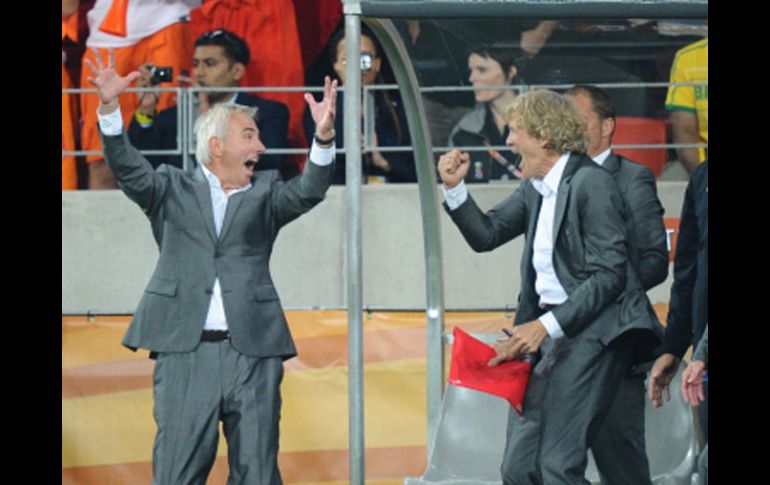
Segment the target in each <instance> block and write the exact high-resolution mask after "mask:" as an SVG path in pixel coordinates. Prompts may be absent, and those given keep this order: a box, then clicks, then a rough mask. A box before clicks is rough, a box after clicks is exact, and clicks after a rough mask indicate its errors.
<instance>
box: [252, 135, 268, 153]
mask: <svg viewBox="0 0 770 485" xmlns="http://www.w3.org/2000/svg"><path fill="white" fill-rule="evenodd" d="M255 140H256V141H255V144H256V146H255V147H254V149H255V150H257V153H258V154H260V155H262V154H263V153H264V152H265V150H267V147H266V146H265V144H264V143H262V140H260V139H259V137H255Z"/></svg>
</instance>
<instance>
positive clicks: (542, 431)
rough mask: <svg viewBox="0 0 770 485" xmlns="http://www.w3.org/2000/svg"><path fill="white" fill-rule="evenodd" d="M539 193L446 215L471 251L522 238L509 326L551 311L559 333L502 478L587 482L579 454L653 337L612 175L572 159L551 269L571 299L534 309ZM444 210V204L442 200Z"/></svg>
mask: <svg viewBox="0 0 770 485" xmlns="http://www.w3.org/2000/svg"><path fill="white" fill-rule="evenodd" d="M541 201H542V196H541V195H540V194H539V193H538V192H537V190H536V189H535V188H534V186H533V184H532V181H531V180H530V179H527V180H524V181H523V182H522V183H521V185H520V186H519V187H518V188H517V189H516V190H515V191H514V193H513V194H512V195H511V196H509V197H508V198H507V199H505V200H504V201H502V202H501V203H500V204H498V205H497V206H496V207H495V208H494V209H492V210H490V211H489V212H487V213H482V211H481V210H480V209H479V208H478V206H477V205H476V204H475V202H474V201H473V199H472V198H471V197H470V196H468V199H467V200H466V201H465V202H464V203H463V204H462V205H460V206H459V207H458V208H456V209H455V210H451V211H449V215H450V217H451V218H452V220H453V221H454V222H455V224H456V225H457V226H458V228H459V229H460V231H461V232H462V234H463V236H464V237H465V239H466V241H467V242H468V243H469V244H470V246H471V247H472V248H473V249H474V250H476V251H479V252H481V251H491V250H493V249H495V248H496V247H498V246H500V245H502V244H504V243H506V242H508V241H510V240H512V239H514V238H516V237H518V236H519V235H521V234H524V235H525V238H526V242H525V246H524V252H523V254H522V260H521V282H522V283H521V285H522V286H521V292H520V294H519V304H518V308H517V311H516V317H515V320H514V325H519V324H522V323H526V322H529V321H532V320H535V319H538V318H539V317H540V316H542V315H543V314H544V313H546V312H547V311H549V310H550V311H552V312H553V314H554V316H555V317H556V320H557V321H558V322H559V325H560V326H561V328H562V330H563V331H564V334H565V336H564V337H562V338H559V339H551V338H546V340H545V341H544V343H543V344H542V346H541V349H540V353H541V360H540V362H539V363H538V364H537V365H536V367H535V368H534V370H533V373H532V375H531V377H530V381H529V385H528V387H527V392H526V396H525V400H524V405H523V408H524V415H523V416H522V417H519V416H518V415H517V414H516V413H515V412H513V411H511V413H510V414H509V420H508V439H507V443H506V450H505V454H504V457H503V464H502V470H501V471H502V475H503V480H504V483H506V484H513V483H544V484H548V485H554V484H562V483H584V473H585V466H586V450H587V447H588V444H589V443H591V442H592V441H593V438H594V436H595V434H596V431H597V429H598V426H599V424H600V423H601V420H602V419H603V418H604V416H605V414H606V412H607V410H608V409H609V406H610V404H611V403H612V401H613V399H614V397H615V392H616V391H617V388H618V386H619V383H620V380H621V379H622V378H623V376H624V375H625V374H626V373H627V371H628V369H629V368H630V366H631V365H632V363H633V361H634V358H635V356H636V355H637V351H639V352H640V354H641V353H648V352H650V351H651V349H652V348H653V347H654V346H655V345H657V344H658V343H659V341H660V340H659V334H658V333H657V332H656V319H655V314H654V311H653V310H652V308H651V307H650V304H649V300H647V298H646V296H645V294H644V290H643V288H642V287H641V285H640V283H639V280H638V277H637V275H636V271H635V269H634V268H633V265H631V264H630V263H629V258H628V249H627V238H626V223H625V221H624V215H625V208H624V201H623V198H622V196H621V193H620V191H619V189H618V186H617V184H616V182H615V181H614V180H613V177H612V176H611V175H610V174H609V173H608V172H607V171H606V170H604V169H603V168H601V167H599V166H597V165H596V163H594V162H593V161H592V160H591V159H590V158H589V157H588V156H586V155H583V154H576V153H573V154H571V155H570V157H569V160H568V162H567V165H566V167H565V169H564V172H563V175H562V179H561V181H560V184H559V189H558V195H557V199H556V209H555V216H554V223H553V234H554V247H553V266H554V270H555V271H556V274H557V276H558V279H559V282H560V283H561V285H562V286H563V287H564V290H565V291H566V293H567V295H568V299H567V300H566V301H565V302H563V303H562V304H560V305H557V306H555V307H553V308H541V307H540V306H539V296H538V294H537V292H536V290H535V278H536V272H535V269H534V267H533V264H532V258H533V242H534V235H535V229H536V226H537V219H538V215H539V212H540V206H541ZM447 208H448V206H447Z"/></svg>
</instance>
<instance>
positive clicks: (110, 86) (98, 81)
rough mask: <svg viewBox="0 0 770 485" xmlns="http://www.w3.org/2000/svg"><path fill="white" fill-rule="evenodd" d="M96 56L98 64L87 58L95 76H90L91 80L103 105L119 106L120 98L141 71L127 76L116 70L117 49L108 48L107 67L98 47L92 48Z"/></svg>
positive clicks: (87, 62) (113, 107)
mask: <svg viewBox="0 0 770 485" xmlns="http://www.w3.org/2000/svg"><path fill="white" fill-rule="evenodd" d="M91 50H92V51H93V53H94V57H95V58H96V66H94V64H93V63H92V62H91V61H89V60H88V59H86V66H87V67H88V69H90V70H91V73H92V74H93V77H90V76H89V77H88V82H90V83H91V84H92V85H93V86H94V87H96V89H97V90H98V94H99V102H100V103H101V104H102V106H103V107H108V106H109V107H111V108H112V110H110V111H114V109H116V108H117V106H118V98H119V97H120V95H121V94H123V92H124V91H125V90H126V89H127V88H128V87H129V85H130V84H131V83H133V82H134V81H135V80H136V79H137V78H138V77H139V76H141V73H140V72H139V71H133V72H131V73H129V74H128V75H126V76H121V75H120V74H118V73H117V71H115V50H114V49H107V55H108V64H107V66H106V67H105V65H104V61H103V60H102V57H101V56H100V55H99V51H98V50H97V49H94V48H91Z"/></svg>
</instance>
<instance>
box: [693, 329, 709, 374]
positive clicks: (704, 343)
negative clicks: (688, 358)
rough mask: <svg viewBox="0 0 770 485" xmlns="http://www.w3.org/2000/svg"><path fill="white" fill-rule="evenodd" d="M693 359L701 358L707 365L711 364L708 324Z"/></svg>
mask: <svg viewBox="0 0 770 485" xmlns="http://www.w3.org/2000/svg"><path fill="white" fill-rule="evenodd" d="M692 360H700V361H703V362H705V364H706V367H708V365H709V327H708V325H706V330H704V331H703V337H701V339H700V342H699V343H698V347H697V348H696V349H695V353H694V354H693V355H692Z"/></svg>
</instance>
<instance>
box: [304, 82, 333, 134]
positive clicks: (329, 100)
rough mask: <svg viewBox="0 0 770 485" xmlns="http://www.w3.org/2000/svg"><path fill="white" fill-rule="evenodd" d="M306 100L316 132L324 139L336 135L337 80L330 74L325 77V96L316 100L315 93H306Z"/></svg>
mask: <svg viewBox="0 0 770 485" xmlns="http://www.w3.org/2000/svg"><path fill="white" fill-rule="evenodd" d="M305 101H306V102H307V105H308V106H309V107H310V114H311V115H312V116H313V122H315V134H316V135H317V136H318V138H321V139H322V140H328V139H330V138H333V137H334V119H335V117H336V115H337V81H336V80H334V81H332V80H331V79H330V78H329V76H326V78H325V79H324V97H323V99H322V100H321V101H316V100H315V98H313V95H312V94H310V93H305Z"/></svg>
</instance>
